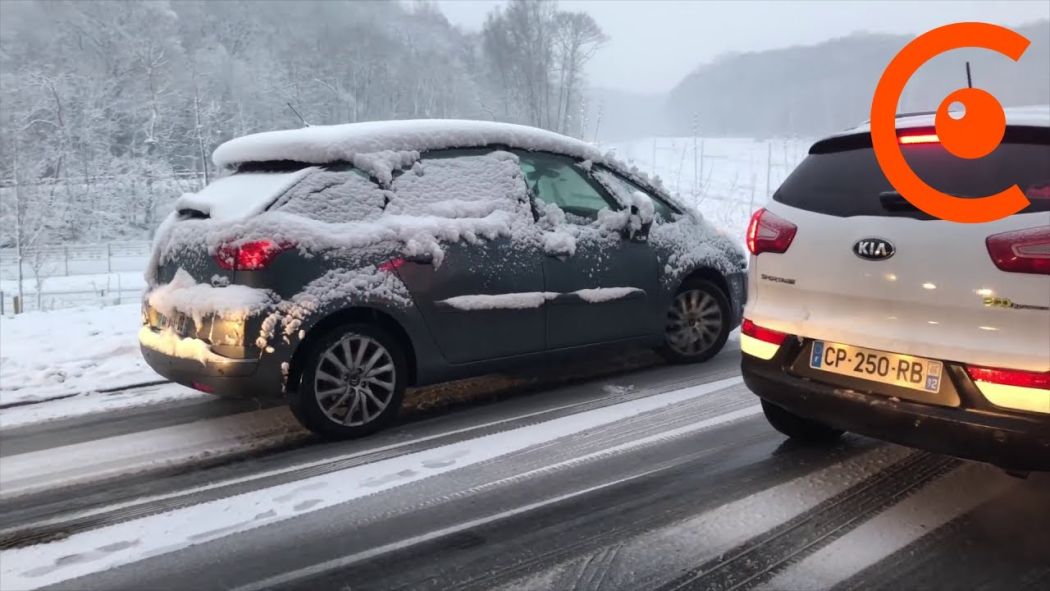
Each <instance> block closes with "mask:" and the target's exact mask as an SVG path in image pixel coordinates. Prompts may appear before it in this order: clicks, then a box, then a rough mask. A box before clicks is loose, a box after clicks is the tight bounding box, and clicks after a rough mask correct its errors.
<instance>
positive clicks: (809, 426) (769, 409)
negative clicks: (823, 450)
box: [762, 400, 844, 444]
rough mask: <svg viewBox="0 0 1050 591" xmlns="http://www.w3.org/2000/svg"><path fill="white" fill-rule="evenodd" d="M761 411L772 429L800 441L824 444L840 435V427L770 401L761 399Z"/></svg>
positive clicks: (841, 432)
mask: <svg viewBox="0 0 1050 591" xmlns="http://www.w3.org/2000/svg"><path fill="white" fill-rule="evenodd" d="M762 412H763V413H765V415H766V420H767V421H769V424H770V425H772V426H773V428H774V429H776V430H777V431H780V432H781V433H783V434H784V435H787V436H788V437H790V438H791V439H794V440H796V441H800V442H802V443H811V444H826V443H831V442H833V441H835V440H837V439H838V438H839V437H841V436H842V434H843V432H844V431H842V430H841V429H835V428H833V427H829V426H827V425H825V424H823V423H820V422H817V421H814V420H811V419H807V418H804V417H800V416H798V415H796V414H795V413H793V412H790V411H788V410H786V409H784V408H782V407H780V406H777V405H775V404H773V403H771V402H766V401H765V400H763V401H762Z"/></svg>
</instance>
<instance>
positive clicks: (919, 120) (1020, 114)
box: [828, 105, 1050, 138]
mask: <svg viewBox="0 0 1050 591" xmlns="http://www.w3.org/2000/svg"><path fill="white" fill-rule="evenodd" d="M1003 112H1004V113H1006V124H1007V125H1019V126H1030V127H1050V105H1029V106H1024V107H1006V108H1005V109H1003ZM935 115H936V113H915V114H904V115H898V116H897V129H910V128H913V127H933V125H934V116H935ZM869 131H871V122H870V121H865V122H864V123H861V124H860V125H858V126H856V127H854V128H852V129H847V130H844V131H841V132H839V133H833V134H831V135H829V136H828V137H829V138H832V137H840V136H844V135H853V134H855V133H865V132H869Z"/></svg>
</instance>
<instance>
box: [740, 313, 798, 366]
mask: <svg viewBox="0 0 1050 591" xmlns="http://www.w3.org/2000/svg"><path fill="white" fill-rule="evenodd" d="M786 338H787V334H785V333H782V332H779V331H776V330H772V329H769V328H766V327H764V326H759V325H757V324H755V323H754V322H752V321H751V320H749V319H747V318H745V319H744V321H743V322H742V323H741V324H740V350H741V351H742V352H743V353H744V354H745V355H751V356H752V357H758V358H759V359H765V360H766V361H769V360H770V359H772V358H774V357H776V355H777V351H779V350H780V344H781V343H783V342H784V339H786Z"/></svg>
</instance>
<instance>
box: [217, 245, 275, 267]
mask: <svg viewBox="0 0 1050 591" xmlns="http://www.w3.org/2000/svg"><path fill="white" fill-rule="evenodd" d="M290 248H292V245H291V244H289V243H286V242H282V243H277V242H274V241H273V240H252V241H251V242H245V243H243V244H238V245H234V244H223V245H222V246H220V247H219V249H218V250H217V251H216V252H215V257H214V258H215V262H217V263H219V266H220V267H222V268H223V269H226V270H227V271H258V270H259V269H265V268H266V267H267V266H268V265H269V264H270V263H271V262H272V261H273V259H274V257H276V256H277V255H278V254H280V253H282V252H284V251H286V250H288V249H290Z"/></svg>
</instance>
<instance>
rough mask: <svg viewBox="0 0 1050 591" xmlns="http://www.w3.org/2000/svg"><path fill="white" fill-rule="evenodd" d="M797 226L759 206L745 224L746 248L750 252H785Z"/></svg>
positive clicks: (755, 253)
mask: <svg viewBox="0 0 1050 591" xmlns="http://www.w3.org/2000/svg"><path fill="white" fill-rule="evenodd" d="M796 232H798V226H796V225H795V224H792V223H791V222H789V221H787V220H785V219H784V218H782V217H779V216H777V215H774V214H772V213H770V212H769V211H768V210H766V209H765V208H761V209H759V210H758V211H756V212H755V213H754V215H752V216H751V223H750V224H748V226H747V249H748V250H749V251H751V254H754V255H757V254H761V253H763V252H777V253H779V252H786V251H787V249H788V247H789V246H791V241H792V240H794V239H795V233H796Z"/></svg>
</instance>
